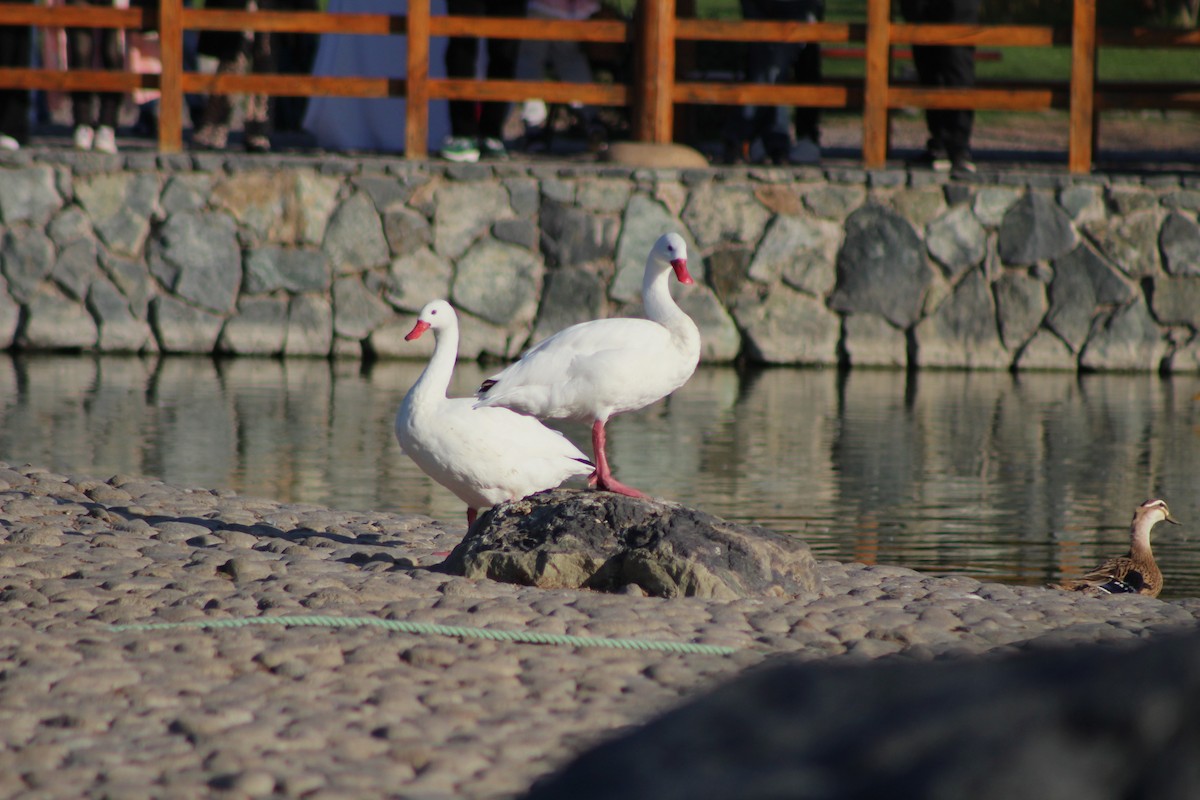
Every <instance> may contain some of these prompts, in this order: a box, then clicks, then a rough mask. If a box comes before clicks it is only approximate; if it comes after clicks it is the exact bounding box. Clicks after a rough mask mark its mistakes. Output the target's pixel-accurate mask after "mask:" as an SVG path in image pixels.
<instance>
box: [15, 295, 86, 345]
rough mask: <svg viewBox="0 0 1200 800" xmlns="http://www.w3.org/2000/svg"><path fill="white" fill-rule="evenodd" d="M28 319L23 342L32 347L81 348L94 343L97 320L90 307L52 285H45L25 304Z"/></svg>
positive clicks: (22, 334) (24, 327)
mask: <svg viewBox="0 0 1200 800" xmlns="http://www.w3.org/2000/svg"><path fill="white" fill-rule="evenodd" d="M25 313H26V315H27V319H26V321H25V324H24V326H22V329H21V346H22V347H26V348H29V349H31V350H79V349H87V348H91V347H95V345H96V339H97V335H98V331H97V329H96V321H95V320H94V319H92V315H91V314H89V313H88V311H87V309H86V308H84V307H83V304H82V303H79V302H77V301H75V300H71V299H70V298H67V297H64V296H63V295H62V294H61V293H59V292H58V291H57V290H56V289H55V288H54V287H52V286H42V287H40V288H39V289H38V290H37V291H36V292H34V294H33V296H32V297H30V298H29V300H28V302H27V303H26V304H25Z"/></svg>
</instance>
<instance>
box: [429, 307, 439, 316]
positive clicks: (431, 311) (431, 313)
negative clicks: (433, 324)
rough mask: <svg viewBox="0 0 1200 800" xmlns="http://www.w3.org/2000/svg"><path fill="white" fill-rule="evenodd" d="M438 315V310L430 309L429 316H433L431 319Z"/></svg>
mask: <svg viewBox="0 0 1200 800" xmlns="http://www.w3.org/2000/svg"><path fill="white" fill-rule="evenodd" d="M436 314H437V309H436V308H431V309H429V316H431V317H432V316H435V315H436Z"/></svg>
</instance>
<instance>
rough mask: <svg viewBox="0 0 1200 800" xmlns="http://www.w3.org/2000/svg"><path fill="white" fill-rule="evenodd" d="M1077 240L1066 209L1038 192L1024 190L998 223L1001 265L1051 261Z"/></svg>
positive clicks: (1066, 251) (1069, 249) (1067, 249)
mask: <svg viewBox="0 0 1200 800" xmlns="http://www.w3.org/2000/svg"><path fill="white" fill-rule="evenodd" d="M1078 241H1079V237H1078V236H1077V234H1076V233H1075V228H1074V227H1073V226H1072V225H1071V218H1070V217H1068V216H1067V212H1065V211H1063V208H1062V206H1060V205H1059V204H1058V203H1056V202H1055V201H1054V200H1053V198H1051V197H1050V196H1048V195H1046V194H1043V193H1041V192H1026V193H1025V196H1024V197H1022V198H1021V199H1020V200H1018V201H1017V202H1016V203H1014V204H1013V205H1012V207H1011V208H1009V210H1008V211H1007V213H1005V215H1004V221H1003V222H1002V223H1001V224H1000V240H999V247H1000V257H1001V258H1002V259H1003V260H1004V263H1005V264H1011V265H1015V266H1024V265H1027V264H1033V263H1034V262H1037V261H1045V260H1052V259H1055V258H1058V257H1059V256H1062V255H1064V254H1066V253H1068V252H1070V251H1071V250H1073V249H1074V248H1075V245H1076V244H1077V243H1078Z"/></svg>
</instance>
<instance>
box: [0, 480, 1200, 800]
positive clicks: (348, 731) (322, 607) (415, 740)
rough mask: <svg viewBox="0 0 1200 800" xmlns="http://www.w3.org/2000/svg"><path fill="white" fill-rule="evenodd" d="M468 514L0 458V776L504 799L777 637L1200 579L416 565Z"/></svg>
mask: <svg viewBox="0 0 1200 800" xmlns="http://www.w3.org/2000/svg"><path fill="white" fill-rule="evenodd" d="M463 533H464V530H463V528H461V527H458V526H453V525H441V524H439V523H436V522H434V521H432V520H430V519H428V518H425V517H420V516H400V515H395V514H383V513H378V514H376V513H345V512H338V511H333V510H330V509H327V508H322V507H318V506H311V505H295V504H281V503H276V502H272V501H266V500H256V499H250V498H245V497H240V496H238V495H235V494H233V493H229V492H224V491H210V490H205V489H191V488H182V487H175V486H170V485H167V484H164V483H161V482H158V481H154V480H151V479H145V478H138V477H130V476H122V475H118V476H111V477H86V476H75V475H61V474H55V473H53V472H51V471H48V470H46V469H42V468H38V467H32V466H15V465H6V464H3V463H0V798H15V797H21V798H81V797H82V798H102V797H112V798H117V797H119V798H123V800H130V799H134V798H151V797H153V798H195V797H200V796H214V797H222V798H225V797H228V798H258V797H289V798H291V797H295V798H300V797H303V798H312V799H313V800H318V799H319V800H332V798H362V797H396V798H412V799H413V800H441V799H442V798H445V799H446V800H449V799H450V798H506V797H513V796H517V795H519V794H521V793H522V792H524V791H525V790H527V789H528V788H529V786H530V785H531V784H532V783H533V782H534V781H535V780H537V779H538V778H539V777H542V776H544V775H546V774H548V773H550V772H552V771H553V770H555V769H556V768H557V767H559V766H561V765H562V764H564V763H565V762H566V761H567V760H569V759H570V758H572V757H573V756H575V755H577V754H578V753H580V752H582V751H583V750H585V749H587V748H589V747H590V746H591V745H593V744H596V743H598V742H600V741H603V740H605V739H607V738H609V737H611V736H613V735H615V734H617V733H620V732H623V731H625V730H628V729H629V728H630V727H631V726H636V725H638V724H641V723H643V722H645V721H647V720H648V719H650V718H652V717H654V716H655V715H657V714H658V713H660V712H662V711H664V710H666V709H668V708H671V707H673V706H675V705H677V704H679V703H680V702H681V701H682V700H684V699H686V698H690V697H693V696H695V695H696V694H698V693H700V692H702V691H704V690H705V689H707V688H710V687H712V686H714V685H715V684H716V683H718V682H720V681H722V680H725V679H728V678H730V677H732V676H733V675H735V674H737V673H738V672H740V671H742V670H745V669H746V668H748V667H751V666H753V665H755V664H759V663H762V662H764V661H768V660H772V659H777V658H790V659H799V660H814V659H835V660H836V659H844V660H853V659H869V658H877V657H883V656H892V655H899V656H902V657H910V658H917V659H932V658H954V657H962V656H967V655H972V654H980V653H985V652H1006V651H1011V650H1015V649H1022V648H1028V647H1035V646H1059V645H1067V646H1069V645H1072V644H1075V643H1082V642H1096V641H1110V640H1122V639H1124V640H1131V641H1132V640H1136V639H1140V638H1145V637H1148V636H1152V635H1155V634H1158V633H1163V632H1167V631H1171V630H1177V629H1179V628H1181V627H1188V626H1194V625H1195V624H1196V619H1197V617H1200V600H1194V599H1189V600H1177V601H1171V602H1163V601H1159V600H1153V599H1149V598H1143V597H1136V596H1129V597H1112V598H1107V599H1103V600H1101V599H1095V598H1089V597H1084V596H1079V595H1073V594H1068V593H1065V592H1057V591H1053V590H1048V589H1042V588H1035V587H1011V586H1003V585H998V584H988V583H981V582H979V581H977V580H974V579H969V578H934V577H929V576H926V575H922V574H920V573H917V572H914V571H912V570H908V569H901V568H894V567H886V566H864V565H861V564H838V563H833V562H823V563H822V564H821V578H822V581H823V589H822V593H821V597H820V598H819V599H817V600H810V601H798V600H784V599H774V598H773V599H763V600H755V601H750V600H745V601H737V602H715V601H702V600H692V599H684V600H662V599H655V598H648V597H641V596H637V595H634V594H628V595H620V596H616V595H603V594H598V593H591V592H580V591H547V590H540V589H532V588H524V587H519V586H511V585H505V584H499V583H494V582H486V581H484V582H475V581H468V580H466V579H464V578H459V577H454V576H450V575H447V574H444V573H441V572H439V571H437V570H436V569H431V567H434V566H436V565H437V564H438V563H439V562H440V561H441V560H442V558H443V556H444V553H445V551H448V550H450V549H451V548H452V547H453V546H454V545H455V544H457V543H458V541H459V539H460V538H461V537H462V535H463ZM314 614H316V615H329V616H343V617H363V616H371V617H379V618H383V619H393V620H405V621H410V622H419V623H436V624H441V625H452V626H465V627H472V628H492V629H502V630H511V631H538V632H544V633H552V634H566V635H572V636H590V637H615V638H632V639H639V640H642V639H647V640H662V641H673V642H694V643H704V644H711V645H722V646H726V647H730V648H734V652H733V653H732V654H731V655H708V654H678V653H664V652H646V651H631V650H621V649H608V648H598V647H573V646H564V645H531V644H521V643H511V642H494V641H482V640H474V639H465V638H454V637H445V636H438V635H430V634H408V633H394V632H388V631H385V630H380V629H377V628H353V629H351V628H336V629H330V628H320V627H286V628H285V627H283V626H273V625H262V626H253V627H244V628H222V629H206V630H197V629H185V628H177V629H168V630H126V631H113V630H112V628H111V626H114V625H125V624H138V623H178V622H187V621H195V620H206V619H240V618H253V617H261V616H292V615H314Z"/></svg>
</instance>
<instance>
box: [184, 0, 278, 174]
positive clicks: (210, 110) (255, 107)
mask: <svg viewBox="0 0 1200 800" xmlns="http://www.w3.org/2000/svg"><path fill="white" fill-rule="evenodd" d="M279 5H286V4H285V3H279V2H276V1H275V0H207V2H206V3H205V8H227V9H245V10H247V11H258V10H259V9H263V10H266V9H268V8H275V7H277V6H279ZM197 50H198V51H199V52H200V53H201V54H202V55H206V56H212V57H213V58H216V59H217V74H218V75H221V74H232V75H247V74H249V73H251V72H255V73H262V72H274V71H275V54H274V51H273V47H272V37H271V34H270V33H269V32H266V31H258V32H255V33H250V32H248V31H201V33H200V40H199V42H198V44H197ZM244 97H245V108H244V117H243V144H244V146H245V148H246V150H248V151H249V152H252V153H265V152H267V151H268V150H270V149H271V140H270V138H269V137H268V134H269V132H270V120H271V114H270V110H271V98H270V97H268V96H267V95H265V94H247V95H244ZM235 99H236V98H235V96H231V95H227V94H213V95H209V98H208V102H206V103H205V105H204V111H203V112H202V114H201V116H200V125H199V126H198V127H197V128H196V130H195V133H193V134H192V143H193V144H195V145H198V146H199V147H203V148H207V149H210V150H223V149H225V147H226V145H228V143H229V126H230V124H231V123H232V121H233V103H234V100H235Z"/></svg>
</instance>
